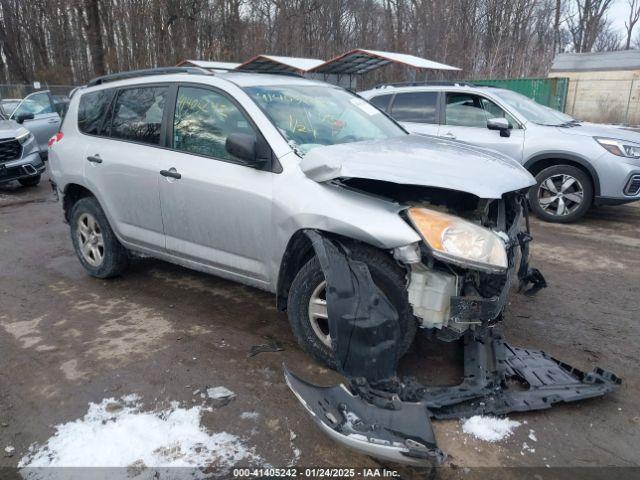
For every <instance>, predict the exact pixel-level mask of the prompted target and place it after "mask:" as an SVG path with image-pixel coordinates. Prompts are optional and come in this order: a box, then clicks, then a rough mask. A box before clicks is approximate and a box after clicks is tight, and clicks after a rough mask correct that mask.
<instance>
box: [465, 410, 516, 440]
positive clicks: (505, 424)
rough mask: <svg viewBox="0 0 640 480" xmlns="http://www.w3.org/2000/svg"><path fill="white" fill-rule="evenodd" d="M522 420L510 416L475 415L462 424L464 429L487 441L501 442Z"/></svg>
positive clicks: (467, 432)
mask: <svg viewBox="0 0 640 480" xmlns="http://www.w3.org/2000/svg"><path fill="white" fill-rule="evenodd" d="M520 425H521V423H520V422H516V421H515V420H509V419H508V418H497V417H485V416H483V415H475V416H473V417H471V418H468V419H467V420H465V421H464V423H463V424H462V431H463V432H464V433H466V434H468V435H472V436H474V437H476V438H477V439H479V440H484V441H485V442H499V441H501V440H504V439H505V438H507V437H509V436H510V435H511V434H512V433H513V430H514V429H516V428H517V427H519V426H520Z"/></svg>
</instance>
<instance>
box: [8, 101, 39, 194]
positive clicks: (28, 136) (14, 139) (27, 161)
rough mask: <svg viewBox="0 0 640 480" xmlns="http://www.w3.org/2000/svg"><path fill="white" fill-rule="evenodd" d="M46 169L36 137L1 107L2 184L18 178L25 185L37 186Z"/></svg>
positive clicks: (20, 119)
mask: <svg viewBox="0 0 640 480" xmlns="http://www.w3.org/2000/svg"><path fill="white" fill-rule="evenodd" d="M32 117H33V116H32ZM18 120H19V121H22V120H23V119H22V118H19V119H18ZM44 170H45V166H44V163H43V161H42V158H41V157H40V149H39V148H38V142H37V140H36V138H35V137H34V136H33V134H32V133H31V132H30V131H29V130H27V129H26V128H24V127H23V126H22V125H20V123H18V122H16V121H14V120H10V119H9V118H8V116H6V115H5V114H4V112H3V110H2V108H0V184H2V183H6V182H10V181H12V180H18V182H20V183H21V184H22V185H24V186H35V185H37V184H38V183H39V182H40V175H41V174H42V172H44Z"/></svg>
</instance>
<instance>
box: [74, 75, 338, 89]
mask: <svg viewBox="0 0 640 480" xmlns="http://www.w3.org/2000/svg"><path fill="white" fill-rule="evenodd" d="M212 78H216V79H220V80H224V81H227V82H229V83H231V84H233V85H236V86H238V87H240V88H243V87H257V86H275V85H278V86H281V85H307V86H309V85H318V86H320V85H324V86H331V87H333V85H331V84H328V83H325V82H320V81H317V80H309V79H306V78H303V77H299V76H295V75H278V74H266V73H248V72H216V73H211V72H204V71H203V72H202V73H201V74H200V73H183V72H177V73H167V74H158V75H144V76H133V77H129V78H123V79H114V80H112V81H107V82H104V83H99V84H97V85H91V86H87V87H84V88H82V90H83V91H82V93H87V92H92V91H96V90H103V89H109V88H121V87H126V86H132V85H145V84H153V83H156V84H157V83H167V82H190V83H202V84H203V85H207V84H210V82H209V81H208V80H210V79H212Z"/></svg>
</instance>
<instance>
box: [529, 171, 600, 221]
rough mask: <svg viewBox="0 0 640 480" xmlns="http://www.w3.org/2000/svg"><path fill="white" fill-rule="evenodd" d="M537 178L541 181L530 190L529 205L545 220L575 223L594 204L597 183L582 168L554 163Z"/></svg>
mask: <svg viewBox="0 0 640 480" xmlns="http://www.w3.org/2000/svg"><path fill="white" fill-rule="evenodd" d="M536 180H537V184H536V185H535V186H534V187H533V188H531V190H530V191H529V205H530V206H531V211H532V212H533V213H535V215H536V216H537V217H538V218H539V219H541V220H544V221H545V222H553V223H570V222H575V221H576V220H578V219H580V218H582V217H583V216H584V215H585V214H586V213H587V212H588V211H589V208H590V207H591V205H592V203H593V183H592V181H591V178H589V175H587V174H586V173H585V172H583V171H582V170H580V169H579V168H576V167H573V166H571V165H553V166H551V167H548V168H545V169H544V170H542V171H541V172H540V173H538V174H537V175H536Z"/></svg>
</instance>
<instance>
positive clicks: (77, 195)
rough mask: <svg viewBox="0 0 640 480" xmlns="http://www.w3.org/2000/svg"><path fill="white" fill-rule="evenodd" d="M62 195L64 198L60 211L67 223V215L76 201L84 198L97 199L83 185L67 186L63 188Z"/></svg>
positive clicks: (70, 184) (73, 184)
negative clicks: (62, 212)
mask: <svg viewBox="0 0 640 480" xmlns="http://www.w3.org/2000/svg"><path fill="white" fill-rule="evenodd" d="M63 193H64V196H63V200H62V209H63V211H64V218H65V220H66V221H67V222H69V220H70V219H69V215H71V209H72V208H73V205H75V203H76V202H77V201H78V200H80V199H81V198H85V197H94V198H97V197H96V195H94V194H93V192H92V191H91V190H89V189H88V188H87V187H85V186H84V185H80V184H79V183H69V184H67V185H66V186H65V187H64V190H63Z"/></svg>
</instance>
